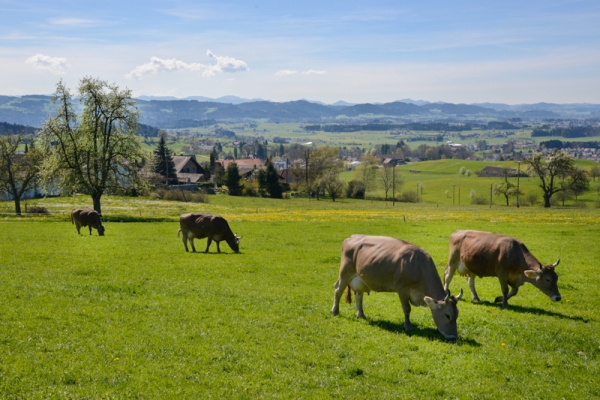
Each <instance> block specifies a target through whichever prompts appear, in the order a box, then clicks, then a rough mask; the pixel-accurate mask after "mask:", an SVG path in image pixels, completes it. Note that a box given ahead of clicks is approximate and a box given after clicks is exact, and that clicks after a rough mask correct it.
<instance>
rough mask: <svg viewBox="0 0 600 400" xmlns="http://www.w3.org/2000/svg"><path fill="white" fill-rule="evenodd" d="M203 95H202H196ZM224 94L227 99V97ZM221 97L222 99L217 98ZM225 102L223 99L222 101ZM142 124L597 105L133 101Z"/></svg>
mask: <svg viewBox="0 0 600 400" xmlns="http://www.w3.org/2000/svg"><path fill="white" fill-rule="evenodd" d="M146 98H148V97H146ZM198 98H201V97H198ZM226 98H227V97H226ZM221 99H222V98H221ZM220 101H223V100H220ZM137 105H138V107H139V108H140V110H141V111H142V117H141V121H140V122H142V123H144V124H147V125H151V126H156V127H159V128H162V129H168V128H185V127H194V126H198V123H199V121H203V120H221V121H226V120H229V121H236V120H237V121H239V120H243V119H262V120H269V121H273V122H292V121H293V122H319V121H333V120H356V119H363V120H368V119H370V120H373V119H380V118H387V119H397V120H402V121H404V122H411V121H420V122H424V121H447V122H448V121H450V122H460V121H465V120H477V119H483V120H486V119H487V120H489V119H494V120H496V119H508V118H521V119H524V120H539V119H544V118H571V117H577V118H597V117H598V116H599V115H600V105H593V104H567V105H561V104H549V103H538V104H532V105H519V106H509V105H505V104H492V103H483V104H475V105H469V104H451V103H427V104H422V105H418V104H414V103H404V102H401V101H395V102H391V103H384V104H370V103H366V104H354V105H347V106H340V105H325V104H319V103H316V102H309V101H306V100H297V101H289V102H282V103H277V102H270V101H248V102H242V103H238V104H233V103H223V102H217V101H198V100H142V99H137ZM54 110H55V106H54V105H53V104H52V102H51V100H50V96H43V95H29V96H22V97H11V96H0V121H3V122H8V123H13V124H21V125H28V126H33V127H40V126H41V125H42V124H43V122H44V121H45V120H46V119H47V118H48V116H49V115H51V114H52V113H53V112H54Z"/></svg>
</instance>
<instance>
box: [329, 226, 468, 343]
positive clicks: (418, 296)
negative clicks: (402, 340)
mask: <svg viewBox="0 0 600 400" xmlns="http://www.w3.org/2000/svg"><path fill="white" fill-rule="evenodd" d="M341 258H342V259H341V264H340V275H339V279H338V280H337V282H336V283H335V297H334V301H333V308H332V309H331V312H332V313H333V315H338V314H339V311H340V309H339V304H340V298H341V297H342V294H343V292H344V289H345V288H346V286H348V294H347V295H346V301H347V302H348V303H350V302H351V301H352V294H351V292H350V290H353V291H354V292H355V294H356V316H357V317H358V318H365V314H364V312H363V308H362V301H363V293H364V292H367V293H369V292H370V291H371V290H373V291H376V292H396V293H398V295H399V296H400V302H401V303H402V310H403V311H404V329H405V330H406V331H410V330H412V329H413V326H412V324H411V322H410V305H411V304H412V305H414V306H428V307H429V308H430V309H431V313H432V315H433V320H434V322H435V324H436V326H437V328H438V330H439V331H440V332H441V333H442V335H444V337H445V338H446V339H456V338H457V337H458V334H457V330H456V319H457V318H458V308H457V307H456V303H457V302H458V300H459V299H460V297H461V296H462V289H461V291H460V295H458V297H451V296H450V292H445V291H444V287H443V286H442V280H441V279H440V276H439V274H438V272H437V270H436V269H435V264H434V263H433V260H432V259H431V257H430V256H429V254H428V253H427V252H426V251H425V250H423V249H422V248H420V247H418V246H415V245H413V244H410V243H408V242H405V241H403V240H399V239H394V238H391V237H385V236H365V235H352V236H351V237H349V238H348V239H346V240H344V243H343V244H342V257H341Z"/></svg>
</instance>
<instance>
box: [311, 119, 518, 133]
mask: <svg viewBox="0 0 600 400" xmlns="http://www.w3.org/2000/svg"><path fill="white" fill-rule="evenodd" d="M474 128H478V129H519V127H518V126H516V125H513V124H511V123H509V122H504V121H492V122H488V123H487V124H485V125H476V124H449V123H446V122H429V123H422V122H412V123H407V124H381V123H369V124H331V125H306V126H305V127H304V129H305V130H307V131H324V132H358V131H393V130H401V129H406V130H411V131H429V132H432V131H433V132H439V131H446V132H463V131H470V130H473V129H474Z"/></svg>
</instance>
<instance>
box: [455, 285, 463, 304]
mask: <svg viewBox="0 0 600 400" xmlns="http://www.w3.org/2000/svg"><path fill="white" fill-rule="evenodd" d="M462 295H463V290H462V288H460V293H459V294H458V296H456V301H459V300H460V298H461V297H462Z"/></svg>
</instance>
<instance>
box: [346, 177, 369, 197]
mask: <svg viewBox="0 0 600 400" xmlns="http://www.w3.org/2000/svg"><path fill="white" fill-rule="evenodd" d="M346 197H348V198H354V199H364V198H365V184H364V183H363V182H362V181H359V180H356V179H353V180H351V181H349V182H348V186H346Z"/></svg>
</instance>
